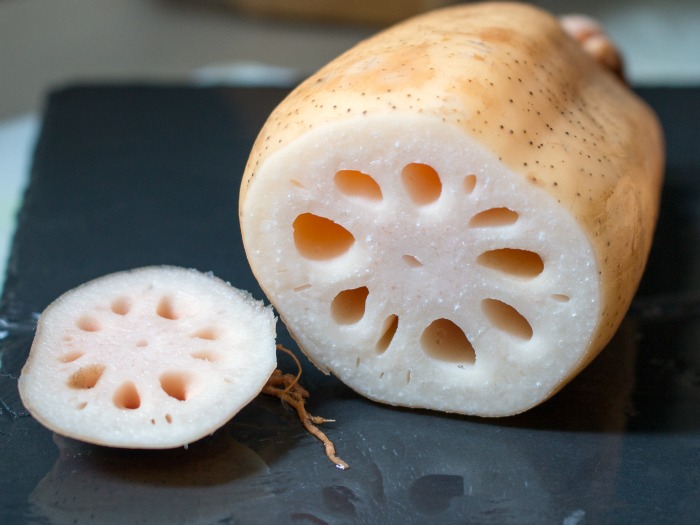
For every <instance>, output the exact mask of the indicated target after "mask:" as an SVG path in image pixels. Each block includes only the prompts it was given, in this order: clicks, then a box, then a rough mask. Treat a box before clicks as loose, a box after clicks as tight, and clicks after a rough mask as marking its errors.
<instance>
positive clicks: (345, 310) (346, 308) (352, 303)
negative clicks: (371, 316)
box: [331, 286, 369, 324]
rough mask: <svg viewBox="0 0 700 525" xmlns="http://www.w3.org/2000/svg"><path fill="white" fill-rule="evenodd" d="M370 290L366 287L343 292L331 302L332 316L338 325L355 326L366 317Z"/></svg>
mask: <svg viewBox="0 0 700 525" xmlns="http://www.w3.org/2000/svg"><path fill="white" fill-rule="evenodd" d="M368 295H369V290H368V289H367V287H366V286H362V287H360V288H354V289H352V290H343V291H342V292H340V293H339V294H338V295H336V296H335V298H334V299H333V301H332V302H331V316H332V317H333V320H334V321H335V322H336V323H338V324H353V323H356V322H358V321H359V320H360V319H362V316H364V315H365V305H366V303H367V296H368Z"/></svg>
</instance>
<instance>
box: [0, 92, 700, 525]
mask: <svg viewBox="0 0 700 525" xmlns="http://www.w3.org/2000/svg"><path fill="white" fill-rule="evenodd" d="M284 94H285V92H284V91H283V90H274V89H266V90H250V89H234V88H231V89H197V88H186V87H156V86H83V87H73V88H67V89H64V90H60V91H57V92H56V93H54V94H53V95H52V96H51V97H50V99H49V101H48V104H47V111H46V117H45V124H44V128H43V130H42V134H41V139H40V141H39V144H38V147H37V150H36V155H35V161H34V167H33V172H32V178H31V184H30V186H29V189H28V191H27V195H26V198H25V201H24V206H23V208H22V211H21V215H20V220H19V227H18V230H17V234H16V237H15V240H14V247H13V252H12V258H11V261H10V265H9V269H8V275H7V281H6V285H5V289H4V295H3V297H2V300H1V302H0V359H2V361H1V363H2V367H1V368H0V469H1V475H0V523H3V524H11V523H105V524H107V523H129V524H134V523H167V524H171V523H272V522H273V520H276V521H277V522H279V523H300V524H320V523H368V524H369V523H480V524H488V523H493V524H507V523H533V524H546V523H558V524H564V525H576V524H598V523H625V524H626V523H669V524H671V523H673V524H678V523H696V522H697V516H698V515H700V319H698V314H700V178H698V173H699V172H700V151H698V150H699V149H700V148H699V145H700V142H698V141H699V140H700V123H699V122H698V119H697V116H698V115H700V90H694V89H649V90H644V91H642V95H643V96H644V97H645V98H647V99H648V100H649V101H650V102H651V103H652V105H653V106H654V107H655V108H657V110H658V111H659V113H660V115H661V117H662V120H663V122H664V125H665V128H666V132H667V140H668V172H667V182H666V186H665V191H664V198H663V203H662V214H661V220H660V223H659V229H658V233H657V240H656V243H655V245H654V249H653V253H652V258H651V261H650V263H649V267H648V270H647V273H646V275H645V279H644V282H643V284H642V287H641V289H640V291H639V294H638V297H637V299H636V301H635V304H634V306H633V309H632V311H631V312H630V315H628V317H627V319H626V320H625V322H624V324H623V326H622V327H621V329H620V331H619V333H618V334H617V336H616V337H615V339H614V340H613V342H612V343H611V344H610V345H609V347H608V348H607V349H606V350H605V351H604V352H603V353H602V354H601V356H600V357H599V359H597V360H596V361H595V362H594V363H593V365H592V366H591V367H589V368H588V369H587V370H586V371H584V372H583V374H581V375H580V376H579V377H578V378H577V379H576V380H574V381H573V382H572V383H571V384H570V385H569V386H567V387H566V388H565V389H564V390H563V391H562V392H561V393H560V394H559V395H557V396H556V397H555V398H553V399H552V400H550V401H548V402H547V403H545V404H543V405H542V406H540V407H537V408H535V409H533V410H531V411H530V412H528V413H526V414H523V415H520V416H517V417H513V418H508V419H498V420H482V419H475V418H468V417H457V416H449V415H443V414H437V413H429V412H421V411H409V410H403V409H395V408H391V407H387V406H382V405H378V404H374V403H371V402H369V401H367V400H365V399H362V398H360V397H358V396H356V395H355V394H354V393H352V392H351V391H349V390H348V389H347V388H346V387H344V386H343V385H341V384H340V383H339V382H338V381H336V380H335V379H333V378H329V377H325V376H323V375H321V374H320V373H318V372H317V371H315V370H314V369H313V367H312V366H311V365H310V364H309V363H308V362H307V361H305V360H303V364H304V370H305V372H304V376H303V379H302V382H303V383H304V385H305V386H307V387H308V388H309V390H310V391H311V394H312V396H311V401H310V404H309V407H310V410H311V411H312V412H313V413H318V414H319V415H323V416H326V417H329V418H335V419H336V420H337V422H336V423H332V424H328V425H326V427H325V430H326V431H327V433H328V434H329V436H330V437H331V438H332V439H333V440H334V441H335V443H336V446H337V449H338V452H339V454H340V455H341V457H342V458H343V459H345V460H346V461H348V462H349V463H350V465H351V469H350V470H347V471H339V470H337V469H335V468H334V467H333V465H332V464H331V463H330V462H328V461H327V460H326V458H325V456H324V455H323V451H322V448H321V446H320V445H319V443H318V442H317V441H315V440H314V439H313V438H312V437H310V436H309V435H307V434H306V433H305V432H304V431H303V430H302V429H301V427H300V426H299V424H298V422H297V420H296V416H295V414H294V413H292V412H291V411H289V410H287V409H285V408H284V407H283V406H282V405H281V404H280V403H279V402H278V401H277V400H275V399H272V398H266V397H259V398H258V399H256V400H255V401H254V402H253V403H252V404H251V405H249V406H248V407H247V408H246V409H244V410H243V412H242V413H241V414H239V416H237V417H236V418H235V419H234V420H233V421H231V422H230V423H229V424H227V425H226V426H225V427H223V428H222V429H221V430H219V431H218V432H217V433H215V434H214V435H213V436H212V437H210V438H207V439H204V440H202V441H200V442H198V443H195V444H193V445H191V446H190V447H189V448H188V449H186V450H185V449H178V450H170V451H149V452H146V451H127V450H118V449H117V450H113V449H105V448H101V447H97V446H92V445H87V444H83V443H79V442H76V441H72V440H68V439H64V438H60V437H57V436H54V435H53V434H52V433H51V432H49V431H47V430H45V429H44V428H43V427H41V426H40V425H39V424H38V423H36V422H35V421H34V420H33V419H32V418H31V417H30V416H29V415H28V414H27V413H26V411H25V410H24V409H23V407H22V405H21V403H20V401H19V398H18V395H17V388H16V378H17V376H18V374H19V371H20V369H21V366H22V365H23V363H24V360H25V359H26V355H27V352H28V350H29V346H30V344H31V339H32V335H33V330H34V325H35V320H36V315H37V313H38V312H40V311H41V310H43V308H44V307H45V306H46V305H47V304H48V303H49V302H50V301H51V300H53V299H54V298H55V297H57V296H58V295H60V294H61V293H63V292H64V291H66V290H68V289H69V288H72V287H74V286H76V285H77V284H79V283H81V282H84V281H86V280H88V279H91V278H94V277H97V276H99V275H103V274H106V273H109V272H112V271H117V270H123V269H127V268H134V267H138V266H143V265H148V264H175V265H181V266H187V267H196V268H198V269H200V270H203V271H210V270H211V271H213V272H214V273H216V274H217V275H219V276H220V277H222V278H224V279H226V280H229V281H230V282H231V283H232V284H234V285H235V286H238V287H240V288H244V289H248V290H250V291H251V292H253V294H254V295H256V296H257V297H260V298H262V293H261V292H260V289H259V288H258V286H257V284H256V283H255V281H254V279H253V277H252V274H251V273H250V271H249V269H248V265H247V263H246V260H245V257H244V253H243V248H242V245H241V240H240V234H239V230H238V224H237V213H236V209H237V197H238V195H237V194H238V183H239V180H240V174H241V173H242V171H243V167H244V164H245V161H246V159H247V155H248V151H249V149H250V146H251V145H252V142H253V140H254V137H255V135H256V133H257V131H258V129H259V128H260V126H261V125H262V122H263V120H264V119H265V116H266V115H267V114H268V112H269V111H270V110H271V109H272V107H273V106H274V105H275V104H276V103H277V101H279V100H280V99H281V97H282V96H283V95H284ZM279 331H280V338H279V341H280V342H281V343H283V344H285V345H287V346H290V347H291V348H293V349H295V350H296V347H295V346H294V345H293V343H292V341H291V339H290V338H289V336H288V334H287V333H286V332H285V331H284V329H283V327H282V326H280V330H279ZM280 364H281V366H282V367H283V368H287V369H290V370H291V369H293V365H292V364H291V362H290V361H289V360H288V359H287V358H285V357H282V358H281V359H280Z"/></svg>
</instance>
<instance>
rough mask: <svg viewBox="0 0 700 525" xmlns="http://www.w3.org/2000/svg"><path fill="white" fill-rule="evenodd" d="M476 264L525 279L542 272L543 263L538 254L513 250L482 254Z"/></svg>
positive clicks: (492, 251)
mask: <svg viewBox="0 0 700 525" xmlns="http://www.w3.org/2000/svg"><path fill="white" fill-rule="evenodd" d="M476 262H477V263H479V264H480V265H481V266H485V267H487V268H491V269H493V270H498V271H499V272H503V273H507V274H509V275H511V276H513V277H520V278H526V279H532V278H534V277H537V276H538V275H539V274H541V273H542V271H543V270H544V262H543V261H542V257H540V256H539V255H538V254H536V253H535V252H530V251H527V250H517V249H514V248H502V249H499V250H490V251H488V252H484V253H482V254H481V255H479V257H477V259H476Z"/></svg>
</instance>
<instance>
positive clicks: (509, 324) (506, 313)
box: [481, 299, 532, 341]
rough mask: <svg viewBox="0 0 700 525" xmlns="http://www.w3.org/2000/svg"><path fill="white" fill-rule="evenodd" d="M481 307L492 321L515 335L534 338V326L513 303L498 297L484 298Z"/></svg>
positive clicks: (522, 337)
mask: <svg viewBox="0 0 700 525" xmlns="http://www.w3.org/2000/svg"><path fill="white" fill-rule="evenodd" d="M481 309H482V311H483V312H484V314H485V315H486V317H487V318H488V320H489V321H491V323H492V324H493V325H494V326H495V327H496V328H498V329H499V330H502V331H504V332H506V333H508V334H510V335H512V336H513V337H516V338H518V339H522V340H525V341H529V340H530V339H531V338H532V326H530V323H529V322H528V321H527V319H525V317H523V316H522V314H521V313H520V312H518V311H517V310H516V309H515V308H513V307H512V306H511V305H509V304H506V303H504V302H503V301H499V300H498V299H484V300H483V301H482V302H481Z"/></svg>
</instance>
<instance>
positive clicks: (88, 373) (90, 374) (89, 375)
mask: <svg viewBox="0 0 700 525" xmlns="http://www.w3.org/2000/svg"><path fill="white" fill-rule="evenodd" d="M104 371H105V365H98V364H95V365H87V366H84V367H82V368H79V369H78V370H77V371H76V372H73V374H71V376H70V377H69V378H68V386H69V387H71V388H78V389H81V390H87V389H90V388H94V387H95V385H96V384H97V382H98V381H99V380H100V378H101V377H102V374H103V373H104Z"/></svg>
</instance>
